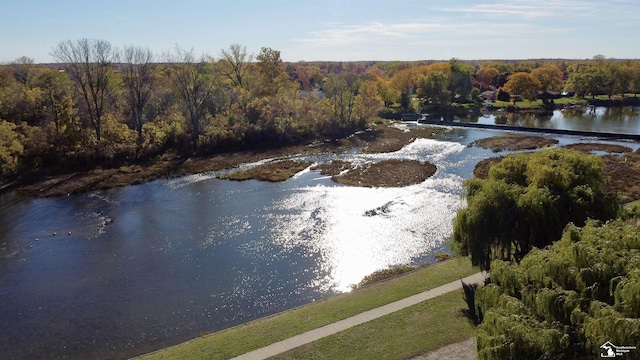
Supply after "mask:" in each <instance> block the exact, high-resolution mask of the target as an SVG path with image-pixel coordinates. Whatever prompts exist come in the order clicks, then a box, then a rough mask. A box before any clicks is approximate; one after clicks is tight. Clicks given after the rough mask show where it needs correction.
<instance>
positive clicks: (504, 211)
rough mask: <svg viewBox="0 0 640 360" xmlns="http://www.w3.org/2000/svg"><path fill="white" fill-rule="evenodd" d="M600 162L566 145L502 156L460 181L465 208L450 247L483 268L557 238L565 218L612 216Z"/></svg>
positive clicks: (577, 221)
mask: <svg viewBox="0 0 640 360" xmlns="http://www.w3.org/2000/svg"><path fill="white" fill-rule="evenodd" d="M604 167H605V164H604V162H603V161H602V159H600V158H599V157H598V156H595V155H587V154H584V153H581V152H578V151H574V150H569V149H547V150H541V151H538V152H535V153H518V154H511V155H508V156H507V157H505V158H504V159H503V160H502V161H501V162H499V163H497V164H495V165H493V166H492V167H491V169H490V170H489V178H488V179H486V180H481V179H471V180H468V181H466V182H465V186H466V188H467V190H466V198H467V208H464V209H461V210H459V211H458V213H457V215H456V218H455V219H454V232H453V248H454V250H455V251H456V253H457V254H459V255H462V256H470V257H471V261H472V263H473V264H474V265H476V266H480V268H481V269H483V270H488V269H489V268H490V266H491V261H492V260H495V259H500V260H506V261H515V262H519V261H520V260H521V259H522V258H523V257H524V256H525V255H526V254H527V253H528V252H529V251H531V249H532V248H534V247H536V248H544V247H545V246H547V245H549V244H551V243H552V242H553V241H556V240H558V239H559V238H560V236H561V235H562V230H563V229H564V227H565V226H566V225H567V224H568V223H570V222H571V223H574V224H576V225H578V226H582V225H584V223H585V221H586V220H587V219H588V218H591V219H600V220H607V219H611V218H613V217H614V216H615V214H616V212H617V210H618V202H617V199H615V198H614V197H610V196H607V195H606V194H605V193H604V192H603V185H604V182H605V178H604V175H603V171H604Z"/></svg>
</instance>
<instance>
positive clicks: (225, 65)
mask: <svg viewBox="0 0 640 360" xmlns="http://www.w3.org/2000/svg"><path fill="white" fill-rule="evenodd" d="M220 60H221V61H220V62H221V64H222V73H223V74H224V75H225V76H226V77H228V78H229V80H231V82H232V83H233V85H234V86H240V87H244V85H243V83H242V81H243V79H244V76H245V74H246V73H247V70H248V69H249V65H250V63H251V61H252V60H253V55H251V54H247V47H246V46H240V45H238V44H232V45H231V46H229V50H228V51H227V50H224V49H223V50H222V57H221V59H220Z"/></svg>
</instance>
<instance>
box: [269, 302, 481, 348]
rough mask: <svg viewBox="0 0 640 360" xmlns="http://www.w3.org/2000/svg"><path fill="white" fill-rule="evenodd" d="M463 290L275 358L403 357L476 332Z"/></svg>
mask: <svg viewBox="0 0 640 360" xmlns="http://www.w3.org/2000/svg"><path fill="white" fill-rule="evenodd" d="M465 307H466V304H465V302H464V300H463V292H462V290H459V291H453V292H450V293H448V294H445V295H442V296H439V297H437V298H434V299H431V300H427V301H425V302H422V303H420V304H417V305H414V306H411V307H409V308H406V309H403V310H400V311H398V312H396V313H393V314H390V315H387V316H384V317H381V318H379V319H376V320H373V321H370V322H367V323H364V324H362V325H358V326H355V327H353V328H351V329H347V330H345V331H342V332H340V333H337V334H335V335H332V336H328V337H326V338H323V339H320V340H318V341H315V342H313V343H311V344H308V345H305V346H302V347H299V348H297V349H293V350H291V351H289V352H286V353H284V354H282V355H279V356H275V357H273V359H363V360H364V359H366V360H375V359H385V360H387V359H388V360H393V359H397V360H403V359H408V358H411V357H414V356H416V355H420V354H422V353H425V352H427V351H430V350H434V349H437V348H439V347H441V346H444V345H448V344H452V343H455V342H458V341H462V340H464V339H467V338H470V337H472V336H473V331H474V327H473V326H472V325H471V324H470V322H469V321H468V319H467V318H466V317H464V316H462V313H461V311H460V310H461V309H463V308H465Z"/></svg>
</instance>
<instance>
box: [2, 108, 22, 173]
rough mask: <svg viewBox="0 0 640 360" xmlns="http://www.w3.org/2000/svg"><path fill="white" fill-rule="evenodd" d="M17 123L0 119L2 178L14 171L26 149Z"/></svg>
mask: <svg viewBox="0 0 640 360" xmlns="http://www.w3.org/2000/svg"><path fill="white" fill-rule="evenodd" d="M20 140H21V136H20V134H18V132H16V125H15V124H12V123H10V122H7V121H4V120H0V178H1V177H3V176H5V175H7V174H11V173H13V172H14V171H15V170H16V168H17V166H18V161H19V159H20V155H22V152H23V151H24V147H23V146H22V143H21V141H20Z"/></svg>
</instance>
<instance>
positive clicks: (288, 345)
mask: <svg viewBox="0 0 640 360" xmlns="http://www.w3.org/2000/svg"><path fill="white" fill-rule="evenodd" d="M462 281H464V282H465V283H483V282H484V274H482V273H476V274H473V275H471V276H467V277H466V278H464V279H462ZM461 288H462V283H461V282H460V280H456V281H452V282H450V283H448V284H444V285H442V286H438V287H437V288H433V289H431V290H427V291H425V292H421V293H419V294H416V295H413V296H409V297H407V298H404V299H402V300H398V301H396V302H392V303H390V304H387V305H383V306H380V307H377V308H375V309H371V310H369V311H365V312H363V313H360V314H358V315H354V316H352V317H349V318H346V319H343V320H340V321H336V322H334V323H331V324H329V325H325V326H323V327H320V328H317V329H315V330H311V331H307V332H306V333H303V334H300V335H296V336H294V337H290V338H288V339H285V340H282V341H278V342H277V343H273V344H271V345H269V346H265V347H263V348H260V349H257V350H254V351H251V352H248V353H246V354H243V355H240V356H237V357H235V358H233V359H232V360H263V359H267V358H269V357H271V356H275V355H278V354H281V353H283V352H286V351H289V350H292V349H295V348H297V347H299V346H302V345H306V344H309V343H312V342H314V341H316V340H319V339H322V338H324V337H327V336H330V335H333V334H336V333H338V332H340V331H343V330H346V329H349V328H351V327H354V326H356V325H360V324H363V323H365V322H367V321H371V320H373V319H377V318H379V317H383V316H385V315H389V314H391V313H393V312H396V311H398V310H402V309H404V308H407V307H409V306H412V305H416V304H418V303H421V302H423V301H425V300H429V299H433V298H434V297H436V296H439V295H442V294H446V293H448V292H451V291H455V290H458V289H461Z"/></svg>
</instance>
